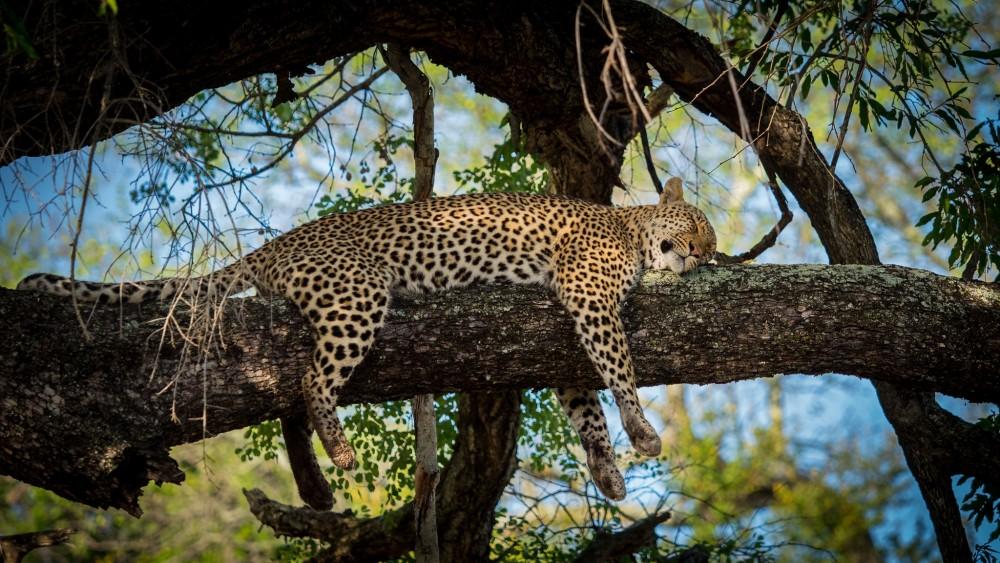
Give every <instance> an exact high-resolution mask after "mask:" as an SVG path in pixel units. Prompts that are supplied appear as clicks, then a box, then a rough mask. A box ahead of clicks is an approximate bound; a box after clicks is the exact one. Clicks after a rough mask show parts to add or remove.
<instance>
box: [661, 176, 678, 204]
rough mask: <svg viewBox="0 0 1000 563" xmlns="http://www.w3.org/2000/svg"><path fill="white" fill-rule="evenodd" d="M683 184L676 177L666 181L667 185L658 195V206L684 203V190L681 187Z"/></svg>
mask: <svg viewBox="0 0 1000 563" xmlns="http://www.w3.org/2000/svg"><path fill="white" fill-rule="evenodd" d="M683 183H684V181H683V180H681V179H680V178H677V177H676V176H675V177H673V178H671V179H669V180H667V185H666V186H664V187H663V193H662V194H660V205H665V204H667V203H677V202H678V201H684V188H683V187H681V186H682V185H683Z"/></svg>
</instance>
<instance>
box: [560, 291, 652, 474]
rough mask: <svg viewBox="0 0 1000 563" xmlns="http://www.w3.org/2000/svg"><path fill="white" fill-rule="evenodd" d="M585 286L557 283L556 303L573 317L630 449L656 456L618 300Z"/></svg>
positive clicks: (577, 331) (578, 333) (650, 426)
mask: <svg viewBox="0 0 1000 563" xmlns="http://www.w3.org/2000/svg"><path fill="white" fill-rule="evenodd" d="M587 286H589V287H587ZM587 286H583V285H582V282H579V281H576V282H575V283H574V282H573V281H571V282H569V283H562V282H560V285H559V287H558V288H557V291H558V294H559V299H560V300H561V301H562V303H563V305H565V307H566V309H567V310H568V311H569V313H570V315H572V317H573V321H574V323H575V325H576V333H577V335H579V337H580V342H581V343H582V344H583V348H584V349H585V350H586V351H587V356H588V357H589V358H590V361H591V362H592V363H593V364H594V367H595V368H597V373H598V374H600V376H601V379H602V380H603V381H604V384H605V385H607V386H608V388H609V389H611V393H612V395H614V397H615V403H617V404H618V410H619V411H620V412H621V416H622V424H623V425H624V426H625V432H626V433H627V434H628V437H629V441H630V442H632V446H633V447H634V448H635V449H636V450H637V451H638V452H639V453H641V454H643V455H648V456H656V455H660V451H661V444H660V436H659V435H658V434H657V433H656V431H655V430H653V426H652V425H651V424H650V423H649V421H647V420H646V417H645V415H644V414H643V413H642V407H641V406H640V405H639V396H638V394H637V392H636V387H635V372H634V371H633V368H632V356H631V354H630V353H629V348H628V340H627V339H626V337H625V327H624V325H623V324H622V320H621V316H620V313H619V309H620V307H619V305H618V300H619V297H618V296H617V295H615V294H614V293H613V292H602V291H598V290H596V289H595V287H596V286H595V285H591V284H587Z"/></svg>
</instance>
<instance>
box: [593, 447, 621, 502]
mask: <svg viewBox="0 0 1000 563" xmlns="http://www.w3.org/2000/svg"><path fill="white" fill-rule="evenodd" d="M587 467H589V468H590V477H591V479H593V481H594V485H596V486H597V489H598V490H599V491H601V494H603V495H604V496H605V497H607V499H608V500H622V499H624V498H625V493H626V490H625V478H624V477H622V474H621V472H620V471H618V467H617V466H615V461H614V457H613V456H611V457H610V459H608V458H607V457H606V456H604V455H600V456H597V455H591V454H589V453H588V454H587Z"/></svg>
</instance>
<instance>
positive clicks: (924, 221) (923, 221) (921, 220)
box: [917, 211, 938, 244]
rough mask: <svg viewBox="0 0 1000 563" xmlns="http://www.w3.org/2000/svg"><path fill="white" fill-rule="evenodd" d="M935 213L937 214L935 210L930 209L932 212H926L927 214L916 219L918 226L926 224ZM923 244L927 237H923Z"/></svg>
mask: <svg viewBox="0 0 1000 563" xmlns="http://www.w3.org/2000/svg"><path fill="white" fill-rule="evenodd" d="M937 214H938V212H937V211H932V212H930V213H928V214H927V215H924V216H923V217H921V218H920V220H919V221H917V226H918V227H922V226H923V225H926V224H927V223H928V222H929V221H930V220H931V219H933V218H935V217H937ZM927 236H930V235H927ZM924 244H927V239H924Z"/></svg>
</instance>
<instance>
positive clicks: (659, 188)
mask: <svg viewBox="0 0 1000 563" xmlns="http://www.w3.org/2000/svg"><path fill="white" fill-rule="evenodd" d="M639 138H640V139H642V154H643V156H644V157H646V170H648V171H649V178H650V179H651V180H652V181H653V187H654V188H656V193H657V194H662V193H663V182H660V177H659V176H658V175H657V174H656V165H655V164H654V163H653V153H652V151H650V150H649V135H648V134H646V128H645V127H640V128H639Z"/></svg>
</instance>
